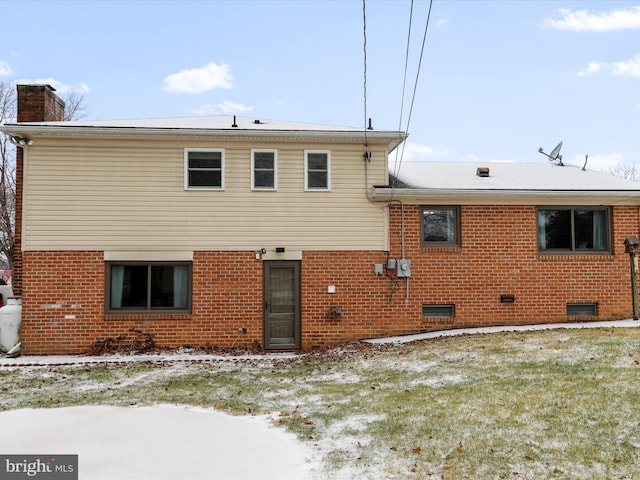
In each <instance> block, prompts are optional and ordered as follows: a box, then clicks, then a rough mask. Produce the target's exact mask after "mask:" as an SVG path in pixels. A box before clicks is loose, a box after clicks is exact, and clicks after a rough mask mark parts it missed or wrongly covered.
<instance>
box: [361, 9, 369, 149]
mask: <svg viewBox="0 0 640 480" xmlns="http://www.w3.org/2000/svg"><path fill="white" fill-rule="evenodd" d="M362 25H363V28H362V34H363V37H364V38H363V47H362V48H363V61H364V69H363V70H364V81H363V92H364V99H363V102H364V123H363V125H364V144H365V149H366V148H368V147H369V142H368V140H367V5H366V0H362ZM365 153H366V152H365Z"/></svg>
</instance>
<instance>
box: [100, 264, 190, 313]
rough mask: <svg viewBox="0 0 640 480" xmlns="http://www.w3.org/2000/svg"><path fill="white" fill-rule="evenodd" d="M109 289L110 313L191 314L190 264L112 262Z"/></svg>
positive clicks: (109, 272)
mask: <svg viewBox="0 0 640 480" xmlns="http://www.w3.org/2000/svg"><path fill="white" fill-rule="evenodd" d="M106 287H107V288H106V291H107V296H106V297H107V298H106V303H107V305H106V307H107V311H108V312H111V313H120V312H123V313H129V312H133V313H161V312H162V313H167V312H168V313H188V312H189V311H190V310H191V263H190V262H175V263H174V262H109V263H107V279H106Z"/></svg>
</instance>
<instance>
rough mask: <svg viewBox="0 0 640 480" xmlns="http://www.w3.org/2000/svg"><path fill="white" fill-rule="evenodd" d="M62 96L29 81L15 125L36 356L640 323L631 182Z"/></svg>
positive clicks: (18, 278) (20, 256) (375, 135)
mask: <svg viewBox="0 0 640 480" xmlns="http://www.w3.org/2000/svg"><path fill="white" fill-rule="evenodd" d="M63 107H64V105H63V103H62V102H61V101H60V99H59V98H58V97H57V96H56V95H55V92H54V91H53V89H52V88H51V87H49V86H46V85H21V86H18V109H19V114H18V119H17V122H16V123H14V124H6V125H3V126H2V127H0V130H1V131H3V132H5V133H7V134H8V135H10V136H11V137H12V138H13V140H14V142H16V143H17V144H19V146H20V148H18V149H17V152H18V153H17V180H18V182H17V183H18V188H17V189H18V202H17V213H16V230H17V232H16V233H17V234H16V237H17V238H16V240H17V243H18V247H19V248H18V250H19V251H18V252H17V255H16V262H15V272H14V290H16V291H17V292H19V293H21V295H22V298H23V319H22V340H23V352H24V353H29V354H61V353H81V352H86V351H88V350H89V349H90V348H91V346H92V345H93V344H94V343H95V342H96V341H101V340H103V339H105V338H109V337H111V338H115V337H118V336H120V335H125V334H127V332H128V331H129V330H130V329H132V328H133V329H136V330H139V331H144V332H147V333H150V334H153V335H154V338H155V341H156V343H157V344H158V345H161V346H166V347H177V346H183V345H191V346H204V345H207V344H208V345H216V346H221V347H230V346H246V345H259V346H260V347H261V348H264V349H267V350H289V349H311V348H314V347H319V346H323V345H330V344H335V343H338V342H342V341H347V340H351V339H357V338H364V337H375V336H382V335H396V334H403V333H413V332H421V331H428V330H433V329H440V328H453V327H458V326H472V325H492V324H527V323H544V322H550V321H567V320H569V321H571V320H603V319H616V318H625V317H629V316H631V312H632V305H631V289H630V272H629V258H628V255H626V254H625V253H624V246H623V241H624V239H625V238H627V237H636V236H638V222H639V211H638V205H640V195H639V194H640V186H638V185H637V184H635V183H632V182H627V181H624V180H622V179H618V178H615V177H612V176H609V175H604V174H598V173H595V172H584V171H581V170H580V169H578V168H574V167H558V166H555V165H551V164H546V163H545V164H511V165H508V164H490V165H477V166H476V165H470V164H455V165H449V164H433V163H426V162H417V163H406V164H405V165H403V166H402V168H401V170H400V173H399V174H397V175H396V177H390V174H389V164H388V160H387V159H388V155H389V153H390V152H392V151H393V150H394V149H395V148H396V147H397V146H398V145H399V144H400V143H401V142H402V141H404V139H405V137H406V135H405V134H404V133H403V132H396V131H380V130H373V129H367V130H363V129H355V128H344V127H327V126H323V125H310V124H299V123H287V122H275V121H268V120H256V119H248V118H236V117H197V118H174V119H150V120H132V121H95V122H63V121H60V119H61V118H62V117H61V115H62V112H63ZM478 166H480V167H489V174H488V176H485V175H484V173H482V172H484V170H483V171H482V172H480V171H478V170H477V167H478ZM477 173H480V175H482V176H479V175H478V174H477ZM390 178H391V181H390Z"/></svg>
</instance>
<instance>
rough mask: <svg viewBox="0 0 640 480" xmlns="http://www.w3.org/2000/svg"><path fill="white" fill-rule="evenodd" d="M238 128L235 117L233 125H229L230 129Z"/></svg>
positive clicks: (234, 117)
mask: <svg viewBox="0 0 640 480" xmlns="http://www.w3.org/2000/svg"><path fill="white" fill-rule="evenodd" d="M237 126H238V124H237V123H236V116H235V115H234V116H233V125H231V127H232V128H236V127H237Z"/></svg>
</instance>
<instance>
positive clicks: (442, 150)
mask: <svg viewBox="0 0 640 480" xmlns="http://www.w3.org/2000/svg"><path fill="white" fill-rule="evenodd" d="M396 151H397V156H398V159H399V158H400V155H402V161H406V162H410V161H412V160H433V159H440V158H442V157H446V156H448V155H449V149H448V148H446V147H442V146H437V147H429V146H428V145H420V144H418V143H412V142H407V143H405V145H404V152H403V146H402V145H401V146H400V147H398V149H397V150H396ZM396 151H394V152H393V153H392V154H391V156H390V158H391V159H393V160H394V159H395V158H396Z"/></svg>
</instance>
